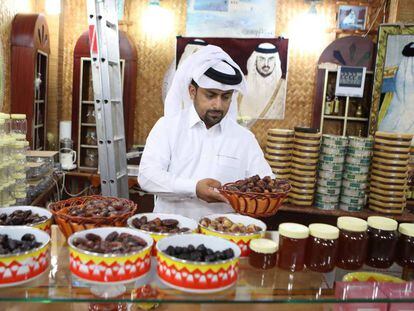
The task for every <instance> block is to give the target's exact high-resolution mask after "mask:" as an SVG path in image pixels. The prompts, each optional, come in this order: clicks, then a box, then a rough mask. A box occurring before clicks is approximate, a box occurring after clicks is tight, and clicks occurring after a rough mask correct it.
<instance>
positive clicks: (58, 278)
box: [0, 226, 414, 310]
mask: <svg viewBox="0 0 414 311" xmlns="http://www.w3.org/2000/svg"><path fill="white" fill-rule="evenodd" d="M393 268H394V269H392V270H390V271H389V273H391V274H393V275H396V276H401V268H399V267H398V266H393ZM347 272H349V271H343V270H339V269H336V270H334V271H333V272H331V273H328V274H321V273H316V272H312V271H306V270H304V271H300V272H294V273H292V272H289V271H285V270H281V269H278V268H274V269H270V270H257V269H255V268H252V267H251V266H250V265H249V264H248V262H247V260H246V259H242V260H241V261H240V270H239V278H238V281H237V283H236V285H234V286H233V287H231V288H230V289H227V290H225V291H222V292H218V293H214V294H188V293H184V292H180V291H178V290H175V289H172V288H169V287H167V286H166V285H164V284H163V283H162V282H161V281H160V280H159V278H158V276H157V273H156V260H155V258H153V261H152V266H151V272H150V273H149V274H147V276H145V277H144V278H143V279H140V280H139V281H136V282H135V283H130V284H127V285H125V287H123V285H117V286H110V285H105V286H97V285H93V284H88V283H86V282H84V281H82V280H80V279H78V278H76V277H75V276H72V274H71V272H70V271H69V251H68V247H67V244H66V241H65V238H64V236H63V235H62V234H61V232H60V231H59V229H58V227H57V226H52V245H51V265H50V269H49V270H48V271H46V272H45V273H44V274H43V275H41V276H40V277H38V278H37V279H36V280H33V281H30V282H28V283H25V284H22V285H18V286H13V287H4V288H0V302H3V303H4V302H28V301H31V302H40V303H54V302H67V303H79V302H89V303H91V302H92V303H104V302H108V303H113V302H114V303H128V302H156V303H181V304H182V303H192V304H194V303H226V304H227V303H239V304H240V303H242V304H244V303H316V304H321V303H334V304H335V303H343V302H346V303H349V302H387V303H388V302H399V303H401V302H404V303H413V305H412V306H413V310H414V295H411V294H412V293H413V291H414V286H413V283H411V282H409V283H406V284H407V285H406V289H405V294H404V295H405V296H404V295H403V296H399V297H408V298H402V299H401V298H384V297H378V296H376V295H365V298H356V299H355V298H352V299H350V298H349V297H347V296H346V295H338V294H337V295H335V287H334V286H335V281H339V280H341V279H342V277H343V275H344V274H346V273H347ZM351 284H355V283H351ZM148 285H149V286H150V288H151V289H152V292H151V295H149V296H147V297H143V296H142V295H140V294H139V293H140V292H141V291H140V289H141V288H142V286H148ZM147 288H148V287H147ZM117 290H119V291H120V293H121V294H120V295H119V296H116V297H113V291H117ZM373 290H374V291H375V289H373ZM97 291H98V294H97ZM111 292H112V294H110V293H111ZM409 296H411V298H409Z"/></svg>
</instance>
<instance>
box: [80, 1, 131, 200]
mask: <svg viewBox="0 0 414 311" xmlns="http://www.w3.org/2000/svg"><path fill="white" fill-rule="evenodd" d="M87 11H88V24H89V45H90V52H91V61H92V66H91V68H92V80H93V93H94V105H95V115H96V132H97V136H98V152H99V170H100V176H101V189H102V194H103V195H105V196H113V197H121V198H128V196H129V195H128V172H127V160H126V147H125V130H124V113H123V104H122V84H121V70H120V69H121V67H120V59H119V37H118V14H117V1H116V0H88V2H87Z"/></svg>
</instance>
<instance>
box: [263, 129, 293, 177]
mask: <svg viewBox="0 0 414 311" xmlns="http://www.w3.org/2000/svg"><path fill="white" fill-rule="evenodd" d="M293 133H294V132H293V130H285V129H269V130H268V131H267V143H266V153H265V158H266V160H267V162H268V163H269V165H270V167H271V168H272V171H273V173H274V174H275V175H276V178H282V179H289V175H290V161H291V157H292V148H293Z"/></svg>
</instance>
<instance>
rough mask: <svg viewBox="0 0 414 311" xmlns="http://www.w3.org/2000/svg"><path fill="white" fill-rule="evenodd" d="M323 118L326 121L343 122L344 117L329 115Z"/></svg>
mask: <svg viewBox="0 0 414 311" xmlns="http://www.w3.org/2000/svg"><path fill="white" fill-rule="evenodd" d="M323 118H324V119H328V120H345V117H343V116H331V115H329V114H328V115H324V117H323ZM348 119H349V118H348Z"/></svg>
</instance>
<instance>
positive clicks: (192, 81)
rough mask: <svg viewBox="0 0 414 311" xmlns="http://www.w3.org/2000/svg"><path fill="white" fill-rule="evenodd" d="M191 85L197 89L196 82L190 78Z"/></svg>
mask: <svg viewBox="0 0 414 311" xmlns="http://www.w3.org/2000/svg"><path fill="white" fill-rule="evenodd" d="M191 85H192V86H194V87H195V88H196V89H198V84H197V82H195V81H194V79H191Z"/></svg>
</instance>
